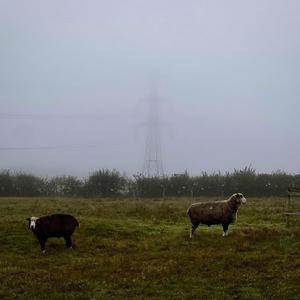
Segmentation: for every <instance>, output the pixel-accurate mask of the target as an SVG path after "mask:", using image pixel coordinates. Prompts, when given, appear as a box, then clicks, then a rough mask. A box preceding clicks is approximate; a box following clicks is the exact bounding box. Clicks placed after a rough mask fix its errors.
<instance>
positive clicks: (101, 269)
mask: <svg viewBox="0 0 300 300" xmlns="http://www.w3.org/2000/svg"><path fill="white" fill-rule="evenodd" d="M199 200H201V201H202V200H207V199H197V200H196V199H195V200H194V201H199ZM284 201H285V199H280V198H268V199H249V201H248V203H247V204H246V205H244V206H242V207H241V209H240V211H239V215H238V221H237V224H236V225H231V226H230V227H229V235H228V237H226V238H223V237H222V227H221V226H212V227H210V228H208V227H204V226H199V228H198V229H197V231H196V232H195V237H194V239H193V240H190V239H189V226H190V224H189V220H188V218H187V216H186V209H187V207H188V206H189V205H190V203H191V202H192V199H182V198H180V199H179V198H178V199H170V200H151V199H148V200H141V201H135V200H130V199H127V200H108V199H102V200H101V199H98V200H97V199H54V198H45V199H29V198H19V199H17V198H2V199H0V299H299V295H300V286H299V280H300V227H299V223H297V224H295V226H293V227H291V228H286V227H285V222H284V219H283V215H282V212H283V207H284ZM52 212H68V213H71V214H73V215H75V216H76V217H77V218H78V220H79V222H80V228H79V229H77V231H76V232H75V234H74V235H73V238H74V242H75V249H73V250H69V249H66V248H65V246H64V241H63V239H49V240H48V242H47V244H46V254H44V255H43V254H41V253H40V248H39V244H38V242H37V240H35V238H34V237H33V235H32V234H31V232H30V231H29V230H28V229H27V222H26V221H25V218H26V217H29V216H31V215H36V216H38V215H43V214H47V213H52Z"/></svg>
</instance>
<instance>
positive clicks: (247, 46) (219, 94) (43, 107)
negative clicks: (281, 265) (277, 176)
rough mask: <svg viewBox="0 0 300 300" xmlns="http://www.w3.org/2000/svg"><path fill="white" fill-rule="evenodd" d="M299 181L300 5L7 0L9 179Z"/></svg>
mask: <svg viewBox="0 0 300 300" xmlns="http://www.w3.org/2000/svg"><path fill="white" fill-rule="evenodd" d="M153 89H155V90H156V91H155V92H156V93H157V94H158V95H159V99H160V103H159V107H160V110H159V112H160V114H159V115H160V130H161V143H162V145H161V146H162V157H163V165H164V170H165V172H166V173H168V174H172V173H177V172H182V171H185V170H187V171H188V172H189V173H190V174H200V173H201V172H202V171H207V172H214V171H219V170H220V171H222V172H225V171H232V170H233V169H234V168H236V169H239V168H244V167H245V166H249V165H251V166H252V167H253V168H255V169H256V170H257V171H259V172H272V171H276V170H279V169H281V170H284V171H287V172H292V173H296V172H299V171H300V141H299V127H300V126H299V125H300V118H299V112H300V2H299V1H297V0H294V1H293V0H287V1H278V0H270V1H264V0H251V1H250V0H249V1H246V0H245V1H239V0H236V1H233V0H227V1H221V0H219V1H214V0H207V1H201V0H198V1H191V0H190V1H175V0H165V1H158V0H157V1H154V0H152V1H138V0H136V1H131V0H128V1H121V0H119V1H114V0H108V1H96V0H94V1H76V0H69V1H66V0H59V1H54V0H51V1H46V0H44V1H39V0H35V1H34V0H26V1H17V0H0V138H1V139H0V169H12V170H22V171H28V172H33V173H36V174H43V175H50V176H51V175H57V174H71V175H78V176H85V175H87V174H88V173H89V172H91V171H93V170H96V169H99V168H109V169H112V168H115V169H117V170H119V171H121V172H123V171H124V172H126V173H127V174H134V173H137V172H140V171H141V170H142V166H143V162H144V153H145V139H146V127H147V115H148V114H149V112H147V109H148V108H147V107H148V104H147V99H148V98H147V97H148V95H149V94H151V93H152V92H153Z"/></svg>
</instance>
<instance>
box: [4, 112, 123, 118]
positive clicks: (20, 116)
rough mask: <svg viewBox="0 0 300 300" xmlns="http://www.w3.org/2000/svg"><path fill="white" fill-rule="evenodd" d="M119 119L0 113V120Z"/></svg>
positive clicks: (105, 116)
mask: <svg viewBox="0 0 300 300" xmlns="http://www.w3.org/2000/svg"><path fill="white" fill-rule="evenodd" d="M117 117H118V118H119V117H120V116H117V115H108V114H105V115H97V114H74V115H72V114H30V113H28V114H18V113H0V119H26V120H28V119H29V120H48V119H50V120H51V119H62V120H76V119H89V120H101V119H104V118H105V119H107V118H117Z"/></svg>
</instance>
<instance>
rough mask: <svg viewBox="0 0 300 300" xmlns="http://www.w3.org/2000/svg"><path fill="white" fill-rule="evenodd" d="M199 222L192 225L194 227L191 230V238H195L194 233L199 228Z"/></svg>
mask: <svg viewBox="0 0 300 300" xmlns="http://www.w3.org/2000/svg"><path fill="white" fill-rule="evenodd" d="M199 224H200V223H199V222H193V223H192V227H191V230H190V238H193V236H194V232H195V230H196V228H197V227H198V226H199Z"/></svg>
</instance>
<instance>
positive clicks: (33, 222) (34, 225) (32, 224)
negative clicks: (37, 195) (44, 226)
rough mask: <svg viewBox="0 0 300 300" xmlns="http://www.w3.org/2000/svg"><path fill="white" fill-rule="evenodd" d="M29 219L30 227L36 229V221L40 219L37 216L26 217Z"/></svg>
mask: <svg viewBox="0 0 300 300" xmlns="http://www.w3.org/2000/svg"><path fill="white" fill-rule="evenodd" d="M26 220H27V221H28V227H29V229H31V230H35V229H36V223H37V222H36V221H37V220H38V218H37V217H30V218H27V219H26Z"/></svg>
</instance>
